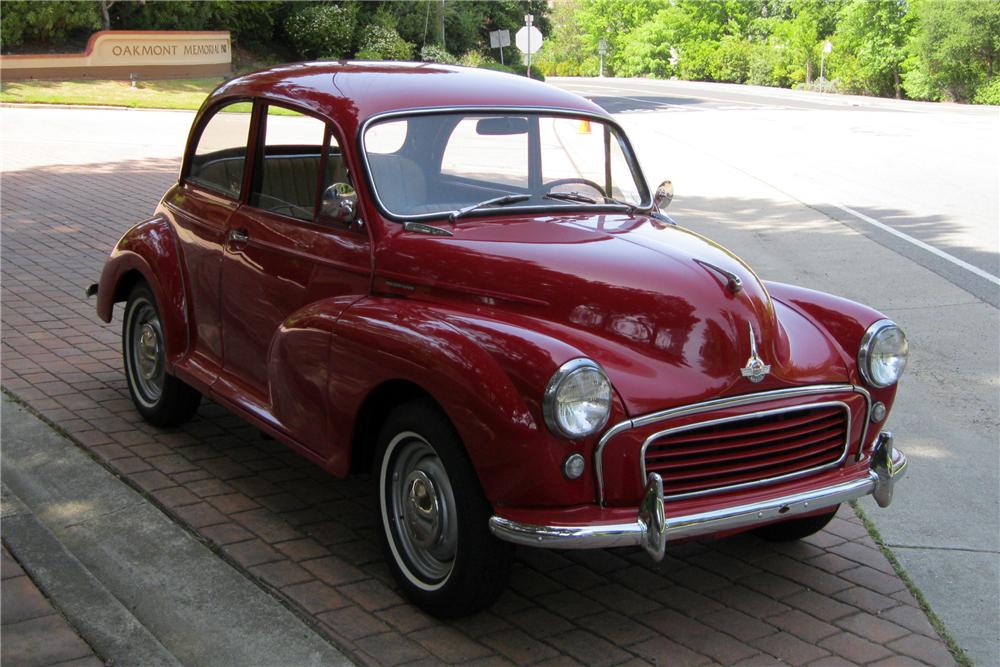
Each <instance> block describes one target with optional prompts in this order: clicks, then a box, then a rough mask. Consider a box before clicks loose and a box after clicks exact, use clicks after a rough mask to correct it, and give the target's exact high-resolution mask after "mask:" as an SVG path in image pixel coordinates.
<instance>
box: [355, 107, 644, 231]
mask: <svg viewBox="0 0 1000 667" xmlns="http://www.w3.org/2000/svg"><path fill="white" fill-rule="evenodd" d="M511 112H516V113H524V114H526V115H527V114H534V115H550V116H565V117H567V118H583V119H589V120H593V121H596V122H599V123H604V124H605V125H607V126H608V127H611V128H613V129H615V130H616V131H617V133H618V139H619V140H620V141H621V142H622V143H623V144H624V149H625V150H624V151H623V152H624V153H625V157H626V159H627V160H628V161H629V169H630V171H631V172H632V177H633V178H634V179H635V180H636V185H638V186H639V187H640V188H641V190H642V192H641V194H642V200H641V201H640V202H639V203H638V204H636V205H635V206H634V207H631V208H634V209H635V211H636V212H638V213H642V214H644V215H651V214H652V213H651V211H652V209H653V200H652V195H651V193H650V190H649V184H648V183H647V182H646V176H645V174H643V173H642V166H641V165H640V164H639V159H638V156H637V155H636V152H635V149H633V148H632V142H631V140H630V139H629V138H628V134H626V133H625V130H624V128H622V126H621V125H620V124H619V123H618V122H617V121H615V119H614V118H612V117H611V116H610V115H606V114H601V113H598V112H594V111H582V110H579V109H571V108H567V107H544V106H541V107H528V106H516V105H511V106H504V105H499V106H475V105H472V106H461V105H457V106H446V107H415V108H412V109H400V110H396V111H384V112H382V113H378V114H375V115H374V116H371V117H369V118H366V119H365V121H364V122H363V123H362V124H361V127H360V128H359V129H358V136H357V147H358V154H359V157H360V158H361V163H362V164H363V165H364V171H365V184H366V185H367V186H368V190H369V191H370V192H371V195H372V199H374V200H375V204H376V205H377V206H378V210H379V212H380V213H381V214H382V215H383V216H385V217H386V218H387V219H389V220H392V221H394V222H404V221H406V220H416V221H421V220H437V219H441V218H442V217H446V216H447V215H448V213H450V211H440V212H438V213H419V214H415V215H406V214H396V213H393V212H391V211H390V210H389V208H388V207H387V206H386V205H385V203H384V202H383V201H382V198H381V197H379V194H378V188H377V187H376V186H375V179H374V178H373V177H372V168H371V164H370V163H369V161H368V151H367V150H365V132H366V131H367V130H368V127H369V126H370V125H372V124H373V123H377V122H381V121H385V120H389V119H391V118H403V117H407V116H433V115H440V114H460V113H466V114H489V113H511ZM580 210H609V211H615V212H617V211H626V210H628V209H627V207H626V206H623V205H621V204H613V203H612V204H596V205H587V206H586V208H584V207H580V208H577V207H569V206H565V205H562V206H559V205H545V206H538V205H536V206H508V207H504V208H502V209H498V208H493V209H484V210H483V212H484V213H494V214H501V215H502V214H503V213H504V212H512V213H521V214H524V213H529V214H530V213H538V212H545V213H555V214H559V213H561V212H569V211H575V212H579V211H580ZM477 213H478V211H477Z"/></svg>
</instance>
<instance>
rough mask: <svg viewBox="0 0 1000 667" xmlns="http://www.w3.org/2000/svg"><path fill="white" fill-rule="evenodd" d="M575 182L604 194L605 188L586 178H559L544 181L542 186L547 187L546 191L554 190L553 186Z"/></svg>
mask: <svg viewBox="0 0 1000 667" xmlns="http://www.w3.org/2000/svg"><path fill="white" fill-rule="evenodd" d="M573 183H579V184H580V185H586V186H587V187H588V188H593V189H594V190H596V191H597V192H599V193H600V194H601V196H602V197H603V196H604V194H605V193H604V188H603V187H601V186H600V185H598V184H597V183H595V182H594V181H591V180H589V179H586V178H557V179H556V180H554V181H549V182H548V183H542V187H543V188H545V191H546V192H552V189H553V188H557V187H559V186H560V185H571V184H573Z"/></svg>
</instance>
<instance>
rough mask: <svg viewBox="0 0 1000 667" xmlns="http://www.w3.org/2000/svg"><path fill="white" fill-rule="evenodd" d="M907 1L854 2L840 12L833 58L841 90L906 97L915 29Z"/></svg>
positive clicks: (834, 40)
mask: <svg viewBox="0 0 1000 667" xmlns="http://www.w3.org/2000/svg"><path fill="white" fill-rule="evenodd" d="M907 9H908V7H907V2H906V0H852V2H850V3H849V4H847V5H845V6H844V8H843V9H842V10H841V12H840V20H839V22H838V23H837V29H836V32H835V33H834V36H833V43H834V56H833V58H832V59H831V60H832V62H831V65H832V68H833V71H834V72H836V76H837V77H838V79H839V81H840V84H841V88H843V89H847V90H856V91H858V92H863V93H867V94H870V95H894V96H895V97H897V98H900V97H902V86H901V76H902V71H903V62H904V61H905V60H906V43H907V40H908V39H909V37H910V33H911V31H912V29H913V21H912V18H911V17H910V16H909V14H908V13H907Z"/></svg>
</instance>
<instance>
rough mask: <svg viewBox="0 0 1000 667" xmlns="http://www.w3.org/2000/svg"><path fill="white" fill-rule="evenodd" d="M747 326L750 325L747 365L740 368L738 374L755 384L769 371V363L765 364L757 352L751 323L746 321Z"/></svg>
mask: <svg viewBox="0 0 1000 667" xmlns="http://www.w3.org/2000/svg"><path fill="white" fill-rule="evenodd" d="M747 326H748V327H750V358H749V359H747V365H746V366H744V367H743V368H741V369H740V375H742V376H743V377H745V378H746V379H748V380H750V381H751V382H753V383H754V384H757V383H758V382H760V381H761V380H763V379H764V378H765V377H766V376H767V374H768V373H770V372H771V365H770V364H765V363H764V360H763V359H761V358H760V356H759V355H758V354H757V341H755V340H754V337H753V325H752V324H750V323H747Z"/></svg>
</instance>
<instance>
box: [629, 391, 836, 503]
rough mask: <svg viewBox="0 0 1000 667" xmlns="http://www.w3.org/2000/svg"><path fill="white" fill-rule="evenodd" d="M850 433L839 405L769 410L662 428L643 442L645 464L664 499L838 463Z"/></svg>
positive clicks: (797, 474)
mask: <svg viewBox="0 0 1000 667" xmlns="http://www.w3.org/2000/svg"><path fill="white" fill-rule="evenodd" d="M849 433H850V413H849V411H848V408H847V406H846V405H845V404H843V403H839V402H835V403H823V404H819V405H808V406H800V407H796V408H785V409H781V410H770V411H767V412H758V413H754V414H752V415H744V416H738V417H727V418H724V419H715V420H710V421H703V422H699V423H696V424H689V425H685V426H679V427H676V428H672V429H667V430H665V431H661V432H660V433H658V434H655V435H653V436H652V437H651V438H650V439H649V440H647V442H646V444H645V446H644V452H643V463H644V465H645V473H646V474H648V473H651V472H655V473H659V474H660V476H661V477H662V478H663V491H664V495H665V496H666V497H667V498H680V497H685V496H694V495H703V494H708V493H718V492H722V491H727V490H730V489H735V488H741V487H747V486H755V485H759V484H764V483H770V482H777V481H779V480H784V479H789V478H791V477H801V476H804V475H807V474H810V473H812V472H816V471H819V470H821V469H825V468H829V467H832V466H834V465H837V464H838V463H840V461H841V460H842V459H843V457H844V454H845V452H846V451H847V443H848V434H849ZM645 476H646V475H645V474H644V475H643V478H645Z"/></svg>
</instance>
